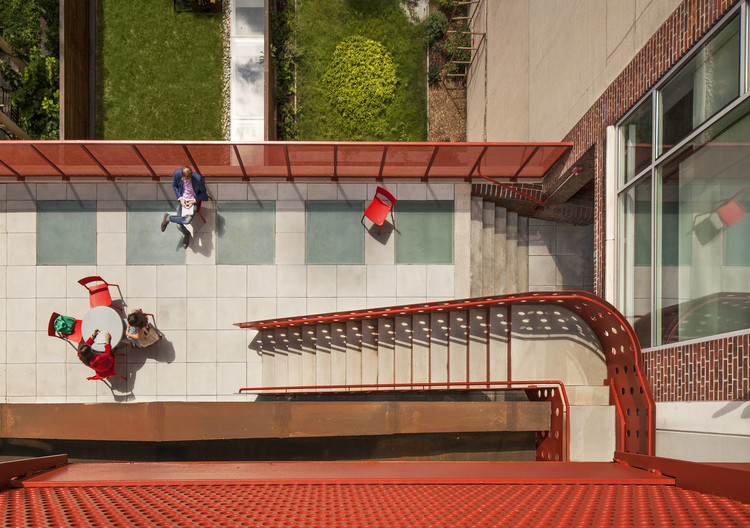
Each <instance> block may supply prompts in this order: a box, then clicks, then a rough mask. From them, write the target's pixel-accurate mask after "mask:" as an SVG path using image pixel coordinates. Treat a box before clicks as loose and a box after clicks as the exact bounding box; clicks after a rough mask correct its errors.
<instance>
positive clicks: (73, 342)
mask: <svg viewBox="0 0 750 528" xmlns="http://www.w3.org/2000/svg"><path fill="white" fill-rule="evenodd" d="M58 317H60V314H59V313H57V312H52V315H51V316H50V318H49V324H48V325H47V335H49V336H50V337H56V338H58V339H62V340H63V341H67V342H68V343H70V346H72V347H73V348H75V349H76V350H77V349H78V345H80V344H81V341H83V335H82V334H81V326H83V321H82V320H81V319H76V325H75V328H74V330H73V333H72V334H70V335H67V336H66V335H65V334H58V333H57V332H55V320H56V319H57V318H58Z"/></svg>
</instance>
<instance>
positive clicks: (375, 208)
mask: <svg viewBox="0 0 750 528" xmlns="http://www.w3.org/2000/svg"><path fill="white" fill-rule="evenodd" d="M381 197H382V198H381ZM386 200H387V201H386ZM395 203H396V198H395V197H394V196H393V195H392V194H391V193H389V192H388V190H387V189H386V188H385V187H381V186H379V185H378V188H377V189H376V190H375V197H374V198H373V199H372V202H371V203H370V205H368V206H367V209H365V214H363V215H362V219H361V220H360V222H363V223H364V220H365V216H366V217H367V218H369V219H370V220H372V221H373V223H374V224H375V225H376V226H378V235H379V234H380V230H381V229H382V228H383V222H385V219H386V217H387V216H388V213H391V221H392V222H393V225H394V227H395V226H396V220H395V219H394V217H393V205H394V204H395Z"/></svg>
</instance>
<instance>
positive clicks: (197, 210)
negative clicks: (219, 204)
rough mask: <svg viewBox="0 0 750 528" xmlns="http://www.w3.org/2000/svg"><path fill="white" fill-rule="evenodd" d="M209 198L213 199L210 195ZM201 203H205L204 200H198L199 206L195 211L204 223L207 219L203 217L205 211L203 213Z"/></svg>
mask: <svg viewBox="0 0 750 528" xmlns="http://www.w3.org/2000/svg"><path fill="white" fill-rule="evenodd" d="M208 199H209V200H213V198H211V197H210V196H209V197H208ZM201 205H203V200H201V201H200V202H198V207H197V208H196V209H195V212H196V213H197V214H198V216H200V217H201V220H203V223H204V224H205V223H206V219H205V218H204V217H203V213H201Z"/></svg>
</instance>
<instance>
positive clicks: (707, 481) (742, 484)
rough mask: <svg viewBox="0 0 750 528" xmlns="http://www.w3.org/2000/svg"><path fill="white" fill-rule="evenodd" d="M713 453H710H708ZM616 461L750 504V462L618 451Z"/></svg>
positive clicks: (705, 491)
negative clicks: (703, 460) (700, 459)
mask: <svg viewBox="0 0 750 528" xmlns="http://www.w3.org/2000/svg"><path fill="white" fill-rule="evenodd" d="M708 456H710V455H708ZM615 461H616V462H621V463H624V464H627V465H628V466H632V467H635V468H638V469H643V470H646V471H651V472H656V473H658V474H660V475H668V476H670V477H674V479H675V483H676V485H677V486H679V487H681V488H684V489H689V490H695V491H699V492H701V493H710V494H712V495H720V496H722V497H727V498H729V499H732V500H736V501H740V502H744V503H747V504H750V486H748V481H750V464H712V463H710V462H705V463H704V462H690V461H687V460H677V459H674V458H663V457H656V456H647V455H637V454H634V453H623V452H619V451H618V452H615Z"/></svg>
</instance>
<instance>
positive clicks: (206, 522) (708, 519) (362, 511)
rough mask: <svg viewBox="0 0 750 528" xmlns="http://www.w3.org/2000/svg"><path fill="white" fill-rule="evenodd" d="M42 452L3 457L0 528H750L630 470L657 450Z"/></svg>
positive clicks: (731, 514)
mask: <svg viewBox="0 0 750 528" xmlns="http://www.w3.org/2000/svg"><path fill="white" fill-rule="evenodd" d="M620 455H622V454H620ZM46 458H47V459H48V460H43V459H36V460H32V461H19V462H11V463H7V464H8V466H7V467H8V470H7V471H6V472H5V474H6V477H7V476H11V475H13V474H15V475H27V476H26V477H20V478H13V477H11V479H10V481H9V482H8V483H9V484H12V485H14V486H17V487H16V488H12V489H8V490H5V491H3V492H0V522H2V526H7V527H18V526H33V527H67V526H75V527H89V526H91V527H93V526H96V527H99V526H112V527H119V526H128V527H131V526H132V527H138V526H143V527H146V526H147V527H160V526H170V527H172V526H181V527H182V526H185V527H193V526H195V527H199V526H327V527H329V526H330V527H338V526H341V527H344V526H346V527H363V526H367V527H406V526H409V527H420V526H431V527H432V526H450V527H460V526H467V527H468V526H471V527H482V526H542V525H544V526H584V527H585V526H591V527H594V526H595V527H607V526H638V527H644V526H679V527H689V526H700V527H719V526H721V527H725V526H737V527H743V526H746V527H750V504H748V503H747V501H746V502H744V503H743V502H738V501H735V500H731V499H729V498H726V497H723V496H718V495H711V494H708V493H701V492H699V491H693V490H688V489H685V488H681V487H678V485H679V481H680V478H681V477H680V476H677V477H676V478H673V477H671V476H666V475H662V474H660V472H659V471H657V470H650V471H646V470H643V469H637V468H636V467H631V465H630V464H631V463H634V464H640V463H642V462H643V461H644V460H646V461H648V462H649V463H651V464H652V466H651V467H655V465H657V464H660V463H661V464H674V463H675V461H669V460H668V459H661V460H660V459H656V458H655V457H642V458H638V457H630V458H629V459H628V460H629V462H625V461H623V462H619V463H604V462H601V463H595V462H589V463H576V462H403V461H392V462H208V463H207V462H195V463H135V464H128V463H116V464H99V463H96V464H66V458H65V456H64V455H63V456H58V457H46ZM24 464H26V468H23V467H21V466H22V465H24ZM1 465H2V464H0V466H1ZM54 466H57V467H56V468H55V469H52V470H51V471H46V472H42V473H37V472H38V471H43V470H44V469H46V468H50V467H54ZM741 466H742V467H739V468H724V469H721V468H719V469H716V468H713V467H712V466H706V467H705V468H703V469H702V470H705V471H712V472H716V471H719V472H721V471H725V472H724V473H723V474H724V475H729V476H730V477H729V478H728V479H727V478H725V479H724V480H729V481H735V480H738V479H739V480H742V483H741V484H742V486H741V489H745V487H744V486H745V485H744V482H746V479H745V475H746V473H745V470H746V468H745V467H744V465H741ZM664 467H668V466H664ZM19 468H20V469H19ZM1 469H2V468H0V470H1ZM680 471H683V470H682V469H680ZM735 471H737V472H739V473H738V474H737V477H736V478H735V477H732V476H731V475H732V474H733V472H735ZM689 472H691V473H692V474H698V473H697V472H696V470H695V469H691V470H689ZM0 473H2V472H1V471H0ZM706 480H707V479H705V478H703V479H702V482H704V481H706ZM708 480H710V479H708ZM0 484H2V482H0ZM675 484H678V485H675ZM711 485H712V486H713V485H714V484H711ZM730 491H731V490H730ZM742 493H744V492H742V491H740V494H742ZM742 496H743V497H744V495H742ZM743 500H744V499H743Z"/></svg>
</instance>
